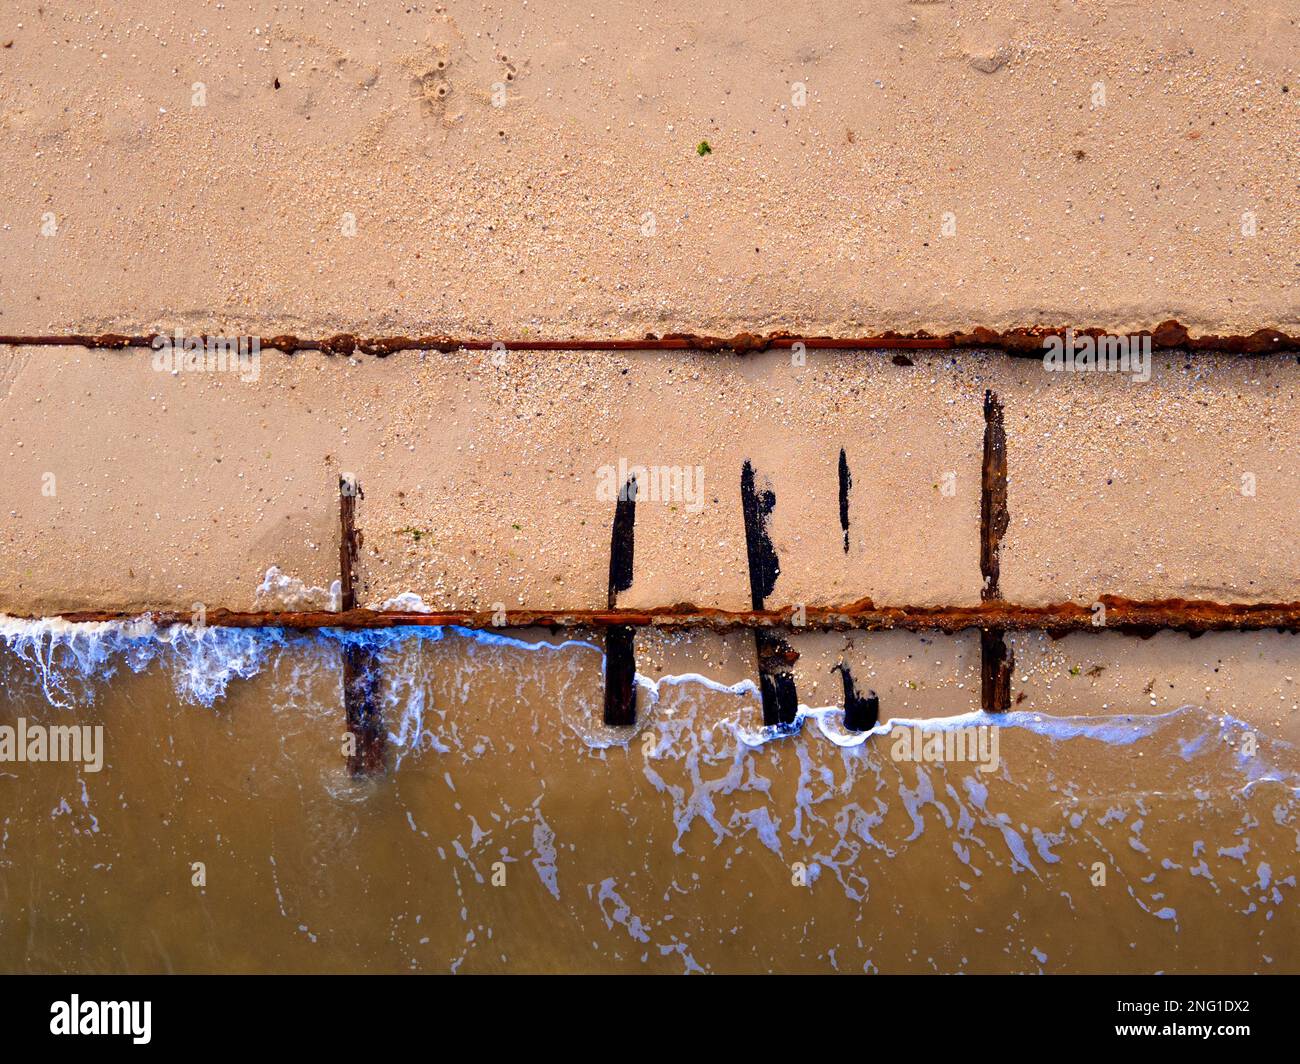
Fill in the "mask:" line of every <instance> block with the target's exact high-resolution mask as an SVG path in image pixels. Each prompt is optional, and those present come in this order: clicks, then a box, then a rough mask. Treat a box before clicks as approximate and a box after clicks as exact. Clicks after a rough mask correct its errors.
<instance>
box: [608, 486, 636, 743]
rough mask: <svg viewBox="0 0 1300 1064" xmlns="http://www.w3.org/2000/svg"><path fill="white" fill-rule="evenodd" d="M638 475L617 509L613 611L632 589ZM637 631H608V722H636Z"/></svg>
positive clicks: (625, 488)
mask: <svg viewBox="0 0 1300 1064" xmlns="http://www.w3.org/2000/svg"><path fill="white" fill-rule="evenodd" d="M636 487H637V485H636V474H635V473H634V474H632V476H630V477H628V479H627V483H626V484H624V485H623V489H622V491H620V492H619V494H618V502H617V503H616V504H615V506H614V530H613V532H612V534H611V536H610V544H609V608H610V609H611V610H612V609H614V608H615V606H616V604H617V599H618V593H619V592H620V591H626V590H627V589H628V588H629V587H631V586H632V550H633V541H634V535H633V533H634V531H635V528H636ZM634 634H635V630H634V629H632V628H629V627H627V626H626V625H612V626H611V627H609V628H607V629H606V630H605V723H606V724H609V725H614V726H630V725H633V724H635V723H636V658H635V655H634V653H633V648H632V639H633V636H634Z"/></svg>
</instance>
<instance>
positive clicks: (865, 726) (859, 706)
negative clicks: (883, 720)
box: [835, 662, 880, 732]
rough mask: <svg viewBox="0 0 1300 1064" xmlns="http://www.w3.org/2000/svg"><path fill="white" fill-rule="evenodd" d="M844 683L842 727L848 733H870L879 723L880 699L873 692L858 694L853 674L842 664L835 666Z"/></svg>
mask: <svg viewBox="0 0 1300 1064" xmlns="http://www.w3.org/2000/svg"><path fill="white" fill-rule="evenodd" d="M835 671H836V672H838V673H839V674H840V679H842V680H843V681H844V727H846V728H847V729H848V730H849V731H856V732H864V731H870V730H871V729H872V728H874V727H875V726H876V724H877V723H879V721H880V699H879V697H877V695H876V692H875V691H868V692H867V693H866V694H865V695H863V694H859V693H858V689H857V685H856V684H854V682H853V673H852V671H851V670H850V668H849V666H848V665H846V664H845V663H844V662H840V664H838V665H836V666H835Z"/></svg>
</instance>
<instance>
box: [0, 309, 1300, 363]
mask: <svg viewBox="0 0 1300 1064" xmlns="http://www.w3.org/2000/svg"><path fill="white" fill-rule="evenodd" d="M1068 331H1071V332H1073V333H1074V335H1075V336H1076V337H1079V338H1082V337H1085V336H1091V337H1094V338H1097V337H1102V336H1124V337H1127V338H1129V339H1138V338H1140V337H1143V336H1150V337H1151V346H1152V347H1153V348H1154V349H1163V350H1169V349H1175V348H1176V349H1179V350H1189V351H1205V352H1222V353H1225V354H1234V355H1268V354H1277V353H1279V352H1289V351H1300V334H1297V335H1291V334H1288V333H1285V332H1282V331H1280V330H1278V329H1272V328H1262V329H1256V330H1255V331H1254V332H1252V333H1250V334H1248V335H1241V334H1237V335H1227V336H1219V335H1215V334H1210V333H1206V334H1201V335H1198V336H1193V335H1192V334H1191V332H1190V330H1188V329H1187V327H1186V326H1184V325H1182V324H1181V323H1179V322H1178V321H1176V320H1173V319H1170V320H1168V321H1162V322H1160V323H1159V324H1158V325H1155V326H1153V327H1152V328H1150V329H1141V330H1137V331H1134V332H1129V333H1115V332H1111V331H1108V330H1106V329H1100V328H1088V327H1073V326H1071V327H1070V328H1069V330H1068ZM1066 332H1067V329H1066V327H1064V326H1062V327H1056V326H1035V327H1033V328H1015V329H989V328H985V327H983V326H975V327H973V328H971V329H970V330H967V331H955V332H949V333H943V334H941V335H932V334H930V333H927V332H915V333H898V332H892V331H891V332H882V333H879V334H876V335H860V336H825V335H822V336H802V335H797V334H794V333H790V332H780V331H778V332H769V333H765V334H758V333H752V332H740V333H736V334H735V335H733V336H710V335H707V334H702V333H686V332H674V333H666V334H664V335H662V336H660V335H657V334H654V333H650V334H648V335H646V336H643V337H639V338H621V339H620V338H611V337H571V338H568V339H559V338H555V339H540V338H538V339H528V338H523V337H516V338H513V339H511V338H504V337H502V338H496V339H493V338H483V337H471V336H466V337H457V336H448V335H442V334H434V335H427V336H370V337H366V336H358V335H357V334H355V333H335V334H333V335H330V336H323V337H318V338H310V337H301V336H294V335H291V334H287V333H286V334H279V335H276V336H265V337H258V338H257V339H258V343H259V345H260V346H261V347H263V348H267V349H274V350H277V351H282V352H285V353H286V354H293V353H295V352H297V351H321V352H324V353H325V354H329V355H354V354H362V355H374V356H377V357H380V358H383V357H385V356H388V355H394V354H397V353H399V352H402V351H440V352H454V351H492V350H505V351H715V352H724V353H732V354H750V353H755V352H759V351H767V350H788V349H790V348H793V347H794V346H795V345H797V344H801V345H803V347H804V348H806V349H807V350H810V351H811V350H817V349H823V350H837V351H898V352H905V351H952V350H961V349H969V348H986V349H992V350H1000V351H1005V352H1007V353H1008V354H1012V355H1020V356H1024V357H1034V358H1037V357H1041V355H1042V354H1043V342H1044V340H1045V339H1046V338H1048V337H1050V336H1065V334H1066ZM223 335H227V334H223ZM173 336H174V334H168V333H141V334H137V335H128V334H123V333H97V334H96V333H62V334H45V335H39V334H30V335H9V336H4V335H0V346H3V345H8V346H14V347H85V348H91V349H97V350H110V351H120V350H125V349H128V348H150V347H153V346H154V343H155V341H156V340H159V339H161V340H169V341H170V340H171V339H172V338H173ZM195 336H196V338H197V339H199V340H206V339H207V335H205V334H195ZM896 361H899V362H901V363H902V364H907V360H906V356H905V355H901V354H900V355H899V356H897V357H896Z"/></svg>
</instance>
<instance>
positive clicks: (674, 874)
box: [0, 622, 1300, 972]
mask: <svg viewBox="0 0 1300 1064" xmlns="http://www.w3.org/2000/svg"><path fill="white" fill-rule="evenodd" d="M352 639H363V640H365V641H367V642H369V643H370V644H371V645H372V646H373V647H374V649H375V651H376V653H377V654H378V656H379V660H380V664H381V668H382V675H383V688H382V690H383V696H384V704H385V714H386V722H387V727H388V731H389V748H388V754H387V756H388V771H387V772H386V773H385V774H384V775H383V776H381V777H378V778H372V779H366V780H359V781H358V780H354V779H352V778H351V777H349V775H348V774H347V772H346V769H345V767H344V760H343V757H342V754H341V743H342V735H343V731H344V721H343V711H342V707H341V700H340V694H339V686H340V675H341V670H340V658H341V654H340V648H341V644H342V643H343V642H344V641H346V640H352ZM704 660H705V658H704V657H703V656H701V663H702V664H701V668H702V670H703V668H704V666H703V662H704ZM602 661H603V658H602V654H601V651H600V649H599V641H598V640H597V639H596V638H595V637H589V636H578V637H574V638H570V639H568V640H552V641H551V642H540V643H539V642H537V641H531V640H527V639H523V638H514V637H511V636H503V635H497V634H482V633H480V634H473V633H468V632H461V631H457V630H452V629H446V630H443V629H433V628H428V629H408V630H405V631H392V632H381V633H369V634H362V635H357V634H344V633H339V632H329V631H326V632H320V633H315V634H311V635H301V634H293V633H287V632H279V631H261V632H240V631H223V630H218V629H204V630H201V631H196V630H193V629H185V628H177V629H169V630H166V631H156V630H154V629H152V628H151V627H149V626H147V625H144V626H137V627H136V628H134V629H131V628H124V627H122V626H89V625H83V626H62V625H49V624H31V623H25V622H24V623H19V622H7V623H5V624H4V625H2V626H0V685H2V689H0V725H3V724H13V723H14V721H15V720H16V718H18V717H24V718H26V719H27V721H28V722H38V721H39V722H43V723H54V722H61V723H77V724H102V725H103V727H104V746H105V754H104V766H103V769H102V771H100V772H97V773H95V772H90V771H88V770H87V769H86V767H85V766H83V765H78V764H32V763H6V764H0V969H3V970H6V971H106V972H117V971H177V972H187V971H313V972H314V971H458V972H485V971H575V970H577V971H634V972H635V971H666V972H696V971H717V972H731V971H768V970H780V971H810V972H824V971H836V970H838V971H882V972H925V971H969V972H1037V971H1048V972H1059V971H1137V972H1146V971H1169V972H1174V971H1295V970H1300V955H1298V953H1297V945H1296V944H1297V942H1298V941H1300V919H1298V918H1297V913H1296V905H1295V893H1296V874H1297V856H1296V855H1297V849H1298V847H1300V818H1298V817H1297V812H1298V809H1297V786H1298V785H1300V772H1298V770H1300V756H1298V754H1297V750H1296V749H1295V747H1293V746H1291V745H1289V744H1287V743H1285V742H1283V741H1282V740H1280V739H1278V738H1275V737H1273V738H1270V737H1269V736H1267V735H1263V734H1260V735H1258V737H1257V748H1256V749H1255V750H1254V752H1253V753H1247V752H1245V751H1248V750H1249V748H1250V744H1249V743H1247V742H1245V741H1244V739H1245V736H1246V735H1247V733H1248V732H1250V733H1251V734H1252V735H1253V734H1254V733H1253V732H1251V729H1249V728H1248V727H1247V726H1246V725H1245V724H1244V723H1242V722H1241V721H1238V720H1236V719H1235V718H1232V717H1229V716H1224V715H1223V714H1221V713H1217V712H1213V711H1211V710H1209V709H1205V708H1201V707H1197V706H1186V707H1184V708H1181V709H1178V710H1175V711H1172V712H1162V713H1146V714H1138V713H1135V714H1123V713H1114V712H1106V713H1099V714H1096V715H1089V716H1070V717H1066V716H1049V715H1046V714H1042V715H1040V714H1037V713H1034V712H1031V711H1027V710H1026V707H1024V706H1022V707H1020V711H1017V712H1014V713H1011V714H1008V715H1006V716H1004V717H1003V718H1001V719H1000V720H999V721H997V723H999V724H1000V732H999V736H1000V751H999V753H1000V758H999V764H998V766H997V768H996V770H995V771H992V772H983V771H980V769H979V767H978V766H976V765H973V764H971V763H969V762H966V763H950V764H943V763H920V764H918V763H912V762H899V761H895V760H894V759H893V757H892V756H891V751H892V749H893V740H894V739H895V738H896V736H897V735H898V734H899V732H898V731H897V730H895V731H894V732H892V733H891V732H889V731H888V729H889V727H890V724H888V723H887V724H884V725H881V726H880V727H879V728H878V729H877V733H876V734H872V735H870V736H866V737H861V736H851V735H849V734H847V733H845V732H844V731H843V729H842V727H841V726H840V718H841V714H840V713H839V711H838V710H837V709H834V708H824V709H815V708H814V709H806V711H805V714H804V715H803V717H802V718H801V726H800V728H799V730H798V731H797V732H796V733H795V734H793V735H785V736H773V735H770V734H768V733H765V732H764V730H763V729H762V727H761V712H760V709H759V705H758V698H757V694H756V691H755V688H754V685H753V684H752V683H751V682H749V681H742V682H740V683H738V684H735V685H731V686H728V685H725V684H722V683H719V682H715V681H713V680H710V679H708V678H706V677H705V676H704V675H700V674H685V673H683V674H679V675H676V676H668V677H657V678H655V679H651V678H648V677H647V678H643V679H642V684H643V690H642V694H641V698H642V713H641V716H640V720H641V723H640V725H639V726H638V728H636V729H630V730H626V731H623V732H615V731H612V730H609V729H606V728H604V727H603V725H601V724H600V723H599V716H600V706H601V697H600V696H601V669H602ZM1135 708H1136V707H1135ZM989 722H990V719H989V718H983V717H981V716H980V715H978V714H975V715H969V714H968V715H964V716H962V717H959V718H953V717H946V718H944V717H940V718H930V719H926V720H922V721H919V722H918V723H919V724H920V726H921V727H923V728H924V729H925V730H926V734H934V733H935V732H938V731H942V730H944V729H952V728H954V727H961V726H969V725H972V724H981V723H989ZM900 723H901V722H900V721H898V720H895V721H893V722H892V725H893V727H894V728H895V729H898V728H899V727H900ZM196 863H201V864H202V866H203V873H204V877H205V882H204V883H203V885H201V886H199V885H195V884H194V878H195V875H196V867H195V865H196ZM1099 869H1100V870H1102V871H1104V875H1105V883H1104V885H1094V881H1095V880H1096V879H1097V877H1098V875H1099V871H1098V870H1099Z"/></svg>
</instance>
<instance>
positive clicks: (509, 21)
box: [0, 0, 1300, 337]
mask: <svg viewBox="0 0 1300 1064" xmlns="http://www.w3.org/2000/svg"><path fill="white" fill-rule="evenodd" d="M2 33H3V40H2V41H0V44H3V45H4V47H3V48H0V133H3V141H4V145H5V146H4V149H3V159H4V166H3V167H0V333H9V334H14V333H27V332H45V331H50V330H53V331H60V332H62V331H98V330H101V329H103V330H115V331H126V330H130V329H142V330H152V329H155V328H166V329H170V328H172V327H174V326H177V325H180V326H183V327H186V328H189V329H190V330H191V331H213V332H219V331H226V332H254V331H256V332H259V333H260V334H261V335H272V334H273V333H275V332H280V331H288V332H297V333H299V334H302V335H314V334H321V333H330V332H335V331H341V330H349V331H355V332H360V333H371V334H373V333H393V332H408V333H417V332H430V331H443V330H445V331H450V332H454V333H458V334H464V333H476V334H482V335H492V336H496V335H514V336H519V335H537V334H543V335H548V336H561V337H563V336H570V335H579V334H594V335H609V334H617V335H626V336H637V335H640V334H642V333H644V332H646V331H647V330H653V331H656V332H663V331H671V330H681V329H694V330H699V331H709V332H721V333H730V332H733V331H737V330H739V329H754V330H765V329H768V328H785V329H791V330H799V331H818V330H836V331H861V330H864V329H865V330H868V331H872V330H875V329H884V328H897V329H904V330H912V329H919V328H930V329H944V330H946V329H950V328H966V327H969V326H972V325H975V324H984V325H989V326H1007V325H1021V324H1031V323H1033V322H1037V321H1049V322H1073V323H1092V324H1098V325H1106V326H1113V327H1125V326H1141V325H1151V324H1154V323H1155V322H1158V321H1160V320H1163V319H1165V318H1169V317H1176V318H1179V319H1180V320H1182V321H1184V322H1185V323H1187V324H1189V325H1190V326H1192V327H1194V328H1197V329H1207V330H1210V331H1220V332H1222V331H1227V332H1248V331H1250V330H1252V329H1255V328H1257V327H1260V326H1277V327H1286V326H1287V325H1294V324H1295V323H1296V322H1297V321H1300V302H1298V301H1297V295H1296V293H1297V291H1298V290H1300V289H1298V288H1297V279H1298V277H1300V272H1298V271H1300V261H1298V260H1297V256H1296V247H1297V230H1296V226H1297V219H1300V186H1297V184H1296V180H1295V165H1294V162H1295V161H1294V149H1295V144H1296V141H1297V132H1298V130H1300V124H1298V122H1297V107H1300V78H1298V77H1297V71H1296V66H1295V57H1296V56H1297V55H1300V18H1298V17H1297V14H1296V11H1295V8H1294V5H1291V4H1288V3H1283V2H1282V0H1264V2H1263V3H1243V2H1235V0H1234V2H1226V3H1225V2H1223V0H1186V2H1182V3H1179V4H1177V5H1173V6H1168V7H1165V8H1158V7H1156V8H1153V7H1152V6H1151V5H1148V4H1138V5H1112V4H1101V3H1083V4H1073V5H1064V6H1063V5H1059V4H1055V3H1047V2H1045V0H990V2H987V3H984V4H981V5H979V6H978V7H972V6H971V5H969V4H965V3H959V2H941V3H904V2H900V0H889V2H882V0H864V2H855V3H845V2H841V0H829V2H828V0H818V2H807V0H805V2H800V3H795V4H793V5H783V6H781V7H780V8H766V7H761V6H759V5H739V6H735V5H733V6H732V7H730V8H709V7H708V6H707V5H700V4H696V3H683V2H678V0H671V2H668V3H655V4H648V3H627V2H609V3H603V4H601V5H598V6H596V7H594V8H593V7H592V6H591V5H584V4H573V3H568V2H560V3H546V4H533V5H528V6H521V5H518V4H515V3H482V4H475V5H469V4H461V3H453V4H448V5H445V6H432V7H430V6H427V5H423V4H417V5H412V4H409V3H407V2H405V0H402V2H400V3H399V2H393V0H378V2H372V3H368V4H365V5H364V6H352V5H330V6H329V7H328V8H326V9H323V10H322V9H317V8H314V7H309V8H308V9H307V10H303V9H301V8H297V9H286V8H284V7H283V6H282V5H279V4H273V3H269V2H264V0H259V2H255V3H252V4H246V5H241V6H239V7H238V8H237V9H232V8H230V7H228V6H227V5H222V4H217V3H211V2H209V3H196V4H187V5H184V6H183V7H182V8H181V9H179V10H162V9H159V8H158V7H157V6H156V5H151V4H142V3H139V2H138V0H127V2H124V3H118V4H114V5H112V6H111V7H109V8H102V9H99V10H94V11H92V10H89V9H77V8H68V7H65V6H61V5H51V4H49V3H47V2H44V0H42V2H41V3H37V2H36V0H22V2H18V3H14V4H11V5H9V8H8V12H7V18H6V20H5V27H4V29H3V31H2ZM277 85H278V87H277ZM798 85H803V86H804V87H805V88H806V93H807V96H806V103H805V105H804V106H796V105H795V99H796V97H797V95H798V92H799V90H798V88H797V86H798ZM1098 85H1099V86H1100V88H1095V86H1098ZM199 86H201V88H199ZM494 86H498V87H499V88H494ZM1103 93H1104V106H1101V105H1100V104H1101V101H1102V94H1103ZM494 94H495V99H496V100H498V101H503V106H500V107H497V106H494ZM501 94H503V95H501ZM200 98H201V99H202V106H196V105H195V101H197V100H199V99H200ZM704 141H707V142H708V144H709V145H710V147H711V149H712V151H711V154H708V155H704V156H701V155H699V154H697V150H698V147H699V145H700V144H701V142H704ZM1247 212H1251V213H1252V214H1253V216H1254V232H1255V235H1254V236H1247V235H1244V234H1243V225H1245V224H1246V223H1245V222H1244V221H1243V216H1244V215H1246V214H1247ZM947 213H951V215H952V216H953V220H954V223H955V234H954V235H952V236H944V235H943V227H944V216H945V214H947ZM47 214H48V215H52V216H53V219H52V220H53V223H54V225H55V226H56V230H55V231H54V234H53V235H52V236H48V237H46V236H42V228H43V226H45V225H46V222H48V221H50V219H47V218H46V215H47ZM651 215H652V216H653V225H651V218H650V216H651ZM347 216H351V218H352V219H353V220H354V221H355V236H346V235H344V231H345V229H347V231H349V232H351V231H352V230H351V228H350V226H348V225H347V223H348V221H349V219H348V217H347ZM46 228H47V229H48V226H46ZM1246 228H1247V229H1249V228H1250V226H1249V225H1246ZM651 229H653V232H652V234H651V232H650V231H651ZM643 230H644V231H645V233H646V234H650V235H643Z"/></svg>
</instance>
